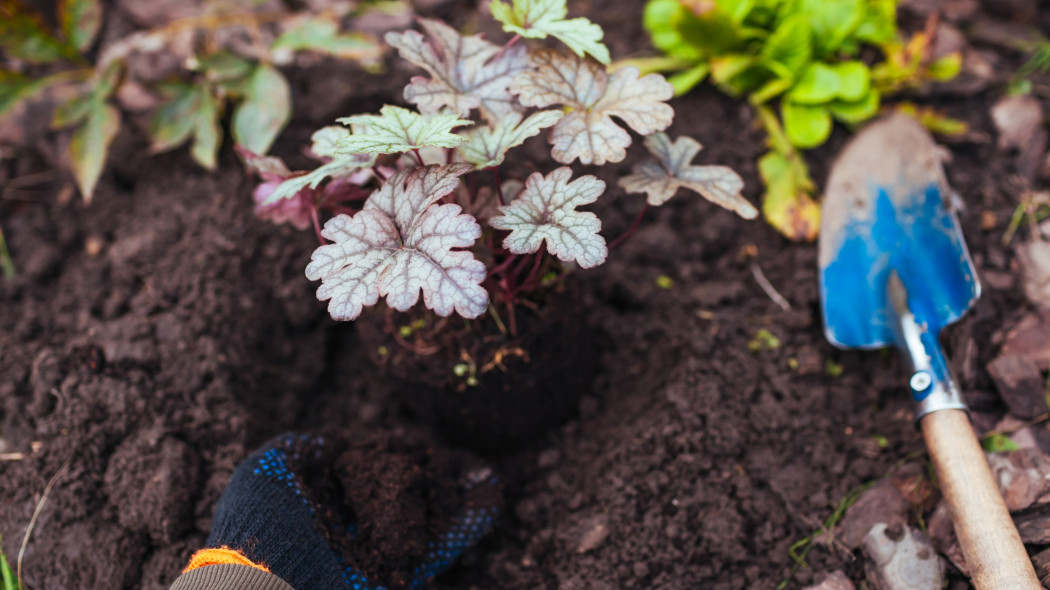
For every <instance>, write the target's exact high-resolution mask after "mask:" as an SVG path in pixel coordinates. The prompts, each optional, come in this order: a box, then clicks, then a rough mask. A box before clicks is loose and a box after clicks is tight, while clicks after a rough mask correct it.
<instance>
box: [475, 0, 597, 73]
mask: <svg viewBox="0 0 1050 590" xmlns="http://www.w3.org/2000/svg"><path fill="white" fill-rule="evenodd" d="M512 2H513V5H508V4H505V3H503V2H501V1H500V0H493V2H492V4H491V10H492V16H493V17H495V18H496V20H498V21H500V22H501V23H503V30H504V31H506V32H508V33H514V34H517V35H521V36H522V37H526V38H529V39H543V38H544V37H547V36H551V37H554V38H555V39H557V40H559V41H561V42H562V43H564V44H565V45H566V46H567V47H568V48H569V49H571V50H572V51H573V53H575V54H576V55H578V56H580V57H583V56H584V54H587V53H589V54H591V55H592V56H593V57H594V59H596V60H598V61H600V62H602V63H603V64H608V63H609V48H608V47H606V46H605V44H603V43H602V36H603V35H604V32H603V31H602V28H601V27H599V26H598V25H596V24H594V23H592V22H591V21H589V20H587V19H586V18H583V17H580V18H572V19H568V20H566V18H565V16H566V15H567V14H568V12H569V9H568V7H567V6H566V0H512Z"/></svg>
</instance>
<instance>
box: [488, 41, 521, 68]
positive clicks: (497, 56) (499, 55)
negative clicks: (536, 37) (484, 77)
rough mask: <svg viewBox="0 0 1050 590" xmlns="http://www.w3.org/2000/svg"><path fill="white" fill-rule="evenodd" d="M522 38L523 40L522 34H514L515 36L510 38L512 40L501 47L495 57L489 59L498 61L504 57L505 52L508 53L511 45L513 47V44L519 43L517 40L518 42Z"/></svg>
mask: <svg viewBox="0 0 1050 590" xmlns="http://www.w3.org/2000/svg"><path fill="white" fill-rule="evenodd" d="M520 40H521V35H514V36H513V37H511V38H510V41H507V44H506V45H504V46H503V47H502V48H501V49H500V50H499V53H497V54H496V56H495V57H493V58H492V59H491V60H489V61H490V62H495V61H498V60H499V58H501V57H503V54H504V53H506V52H507V50H508V49H510V48H511V47H513V46H514V44H515V43H517V42H518V41H520Z"/></svg>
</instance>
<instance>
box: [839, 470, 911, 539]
mask: <svg viewBox="0 0 1050 590" xmlns="http://www.w3.org/2000/svg"><path fill="white" fill-rule="evenodd" d="M909 510H910V507H909V505H908V501H907V500H906V499H905V498H904V496H903V495H902V494H901V493H900V491H899V490H898V489H897V487H896V486H894V485H893V483H892V482H891V481H890V480H888V479H886V480H883V481H880V482H879V483H878V484H876V485H875V486H874V487H872V488H871V489H869V490H868V491H866V492H864V493H863V494H861V496H860V498H859V499H858V500H857V502H856V503H855V504H853V506H850V508H849V510H847V511H846V516H845V517H844V518H843V519H842V524H841V525H839V533H838V537H839V539H840V540H842V542H843V543H845V544H846V546H847V547H849V548H850V549H856V548H857V547H860V546H861V544H862V543H864V538H865V537H866V536H867V535H868V532H869V531H871V530H872V528H874V527H875V526H876V525H878V524H880V523H882V524H883V525H885V526H889V527H897V526H903V525H905V524H907V522H908V511H909Z"/></svg>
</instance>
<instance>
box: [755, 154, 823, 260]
mask: <svg viewBox="0 0 1050 590" xmlns="http://www.w3.org/2000/svg"><path fill="white" fill-rule="evenodd" d="M758 169H759V173H760V174H761V176H762V182H763V183H764V184H765V185H766V193H765V195H763V198H762V215H763V217H765V218H766V221H768V222H769V224H770V225H772V226H773V227H774V228H776V229H777V231H779V232H780V233H782V234H784V236H786V237H788V238H790V239H792V240H795V241H809V240H813V239H814V238H816V236H817V231H818V230H819V228H820V206H819V205H817V203H816V202H815V201H814V200H813V198H812V197H811V196H810V195H809V192H808V191H809V190H811V187H812V184H813V181H812V180H810V178H809V172H808V171H807V170H806V166H805V164H804V163H802V162H801V161H800V160H791V159H789V158H787V157H786V156H784V155H783V154H780V153H777V152H769V153H767V154H766V155H764V156H762V157H761V158H759V160H758Z"/></svg>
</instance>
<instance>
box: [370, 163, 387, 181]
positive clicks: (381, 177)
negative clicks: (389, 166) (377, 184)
mask: <svg viewBox="0 0 1050 590" xmlns="http://www.w3.org/2000/svg"><path fill="white" fill-rule="evenodd" d="M372 174H375V175H376V178H378V179H379V180H382V181H383V182H386V179H387V178H388V177H387V176H384V175H383V173H382V172H380V171H379V166H372Z"/></svg>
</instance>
